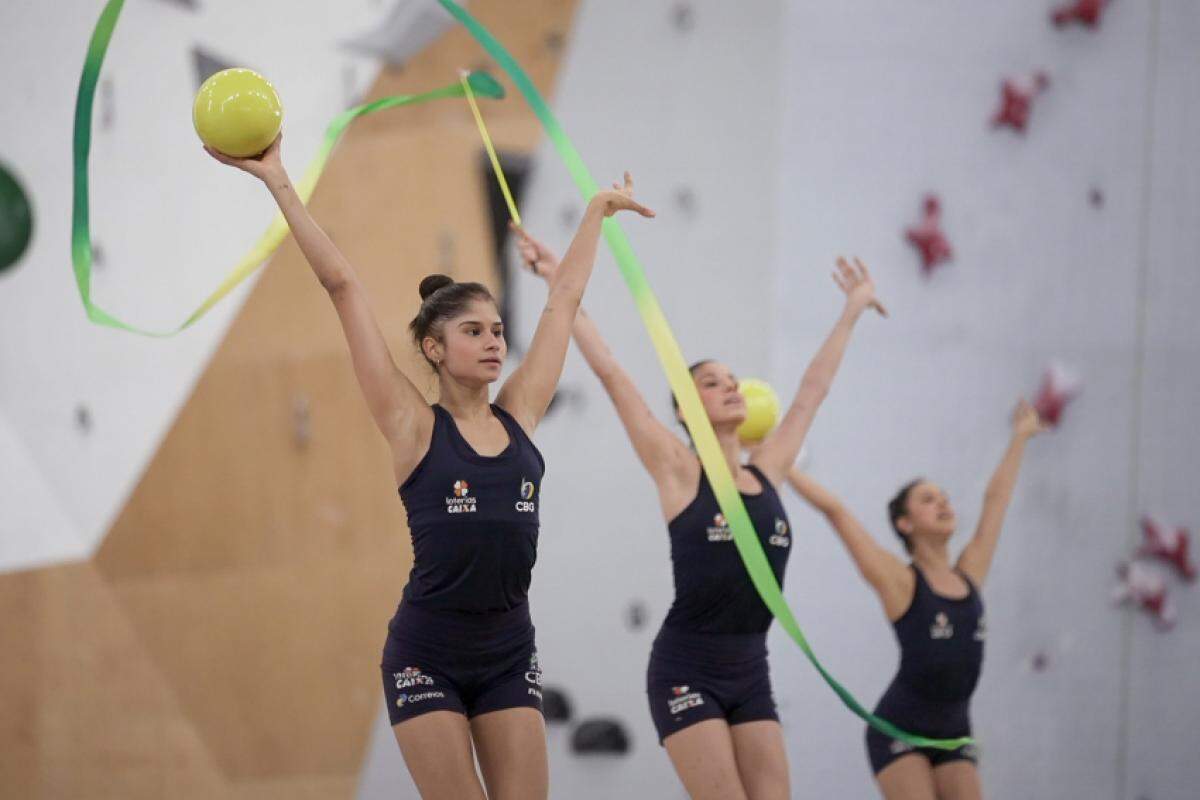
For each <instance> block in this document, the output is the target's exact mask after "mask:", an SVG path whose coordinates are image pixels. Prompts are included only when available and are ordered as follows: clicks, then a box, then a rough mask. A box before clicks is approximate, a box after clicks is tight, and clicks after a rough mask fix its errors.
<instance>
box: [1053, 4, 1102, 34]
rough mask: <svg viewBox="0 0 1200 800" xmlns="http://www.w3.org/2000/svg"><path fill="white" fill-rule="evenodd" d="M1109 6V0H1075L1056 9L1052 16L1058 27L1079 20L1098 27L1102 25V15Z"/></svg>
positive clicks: (1084, 23) (1091, 26)
mask: <svg viewBox="0 0 1200 800" xmlns="http://www.w3.org/2000/svg"><path fill="white" fill-rule="evenodd" d="M1107 6H1108V0H1074V2H1071V3H1065V4H1063V5H1061V6H1059V7H1058V8H1056V9H1054V11H1053V13H1052V14H1051V15H1050V18H1051V19H1052V20H1054V25H1055V27H1058V28H1061V27H1063V26H1064V25H1069V24H1071V23H1072V22H1078V23H1079V24H1080V25H1086V26H1087V27H1089V28H1097V27H1099V26H1100V17H1101V16H1103V14H1104V9H1105V7H1107Z"/></svg>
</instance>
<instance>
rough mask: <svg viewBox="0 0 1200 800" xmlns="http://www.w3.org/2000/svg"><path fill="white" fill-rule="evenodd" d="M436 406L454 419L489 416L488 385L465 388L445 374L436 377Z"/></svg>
mask: <svg viewBox="0 0 1200 800" xmlns="http://www.w3.org/2000/svg"><path fill="white" fill-rule="evenodd" d="M438 378H439V380H438V405H440V406H441V407H442V408H444V409H446V410H447V411H449V412H450V416H452V417H454V418H455V419H461V420H472V419H481V418H484V417H488V416H490V415H491V413H492V411H491V404H490V402H489V400H488V385H487V384H486V383H484V384H481V385H479V386H467V385H466V384H462V383H459V382H458V381H456V380H454V379H453V378H449V377H447V376H446V375H445V374H441V375H439V376H438Z"/></svg>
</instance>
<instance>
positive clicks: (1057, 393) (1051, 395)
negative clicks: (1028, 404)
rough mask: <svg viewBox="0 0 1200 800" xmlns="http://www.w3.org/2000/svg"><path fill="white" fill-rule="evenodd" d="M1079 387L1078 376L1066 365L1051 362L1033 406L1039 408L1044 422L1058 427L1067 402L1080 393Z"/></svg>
mask: <svg viewBox="0 0 1200 800" xmlns="http://www.w3.org/2000/svg"><path fill="white" fill-rule="evenodd" d="M1079 388H1080V382H1079V379H1078V378H1077V377H1075V376H1074V375H1072V374H1071V373H1070V372H1068V371H1067V369H1066V368H1065V367H1063V366H1061V365H1059V364H1051V365H1050V367H1049V368H1048V369H1047V370H1046V372H1045V373H1044V374H1043V375H1042V385H1041V387H1040V388H1039V389H1038V394H1037V397H1036V398H1035V399H1034V401H1033V407H1034V408H1035V409H1037V412H1038V416H1039V417H1041V418H1042V422H1044V423H1045V424H1046V425H1049V426H1050V427H1051V428H1057V427H1058V423H1059V422H1060V421H1061V420H1062V415H1063V412H1064V411H1065V410H1066V408H1067V404H1068V403H1070V402H1071V401H1072V400H1074V399H1075V395H1077V394H1079Z"/></svg>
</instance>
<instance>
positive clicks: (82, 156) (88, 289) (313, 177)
mask: <svg viewBox="0 0 1200 800" xmlns="http://www.w3.org/2000/svg"><path fill="white" fill-rule="evenodd" d="M124 4H125V0H109V2H108V3H107V4H106V5H105V6H104V10H103V11H102V12H101V13H100V19H99V20H98V21H97V22H96V28H95V30H93V31H92V38H91V41H90V42H89V44H88V50H87V56H86V57H85V59H84V62H83V76H82V77H81V78H80V79H79V94H78V96H77V98H76V101H75V135H74V143H73V152H74V165H75V172H74V203H73V209H72V216H71V263H72V264H73V266H74V268H75V283H76V284H77V285H78V287H79V297H80V299H81V300H82V301H83V307H84V309H85V310H86V312H87V316H88V319H90V320H91V321H92V322H95V323H96V324H98V325H105V326H108V327H110V328H118V329H121V330H125V331H130V332H131V333H139V334H142V335H144V336H156V337H165V336H174V335H175V334H177V333H179V332H180V331H182V330H183V329H184V328H186V327H188V326H189V325H191V324H192V323H194V322H195V321H196V320H198V319H200V317H202V316H204V314H206V313H207V312H208V311H209V309H211V308H212V307H213V306H214V305H216V304H217V302H218V301H220V300H221V298H223V297H224V296H225V295H227V294H229V292H231V291H232V290H233V288H234V287H235V286H237V285H238V284H239V283H241V282H242V281H244V280H245V279H246V278H247V277H249V276H250V275H251V274H252V273H253V272H254V271H255V270H256V269H258V268H259V267H260V266H261V265H262V263H263V262H264V261H266V260H267V259H268V258H269V257H270V256H271V254H272V253H273V252H275V249H276V248H277V247H279V245H280V243H282V242H283V239H284V237H285V236H287V233H288V225H287V222H286V221H285V220H284V218H283V215H282V214H277V215H276V216H275V219H274V220H273V221H272V222H271V224H270V226H269V227H268V228H267V230H266V232H265V233H263V235H262V236H261V237H259V239H258V241H257V242H256V243H255V244H254V246H253V247H252V248H250V251H249V252H248V253H246V255H244V256H242V258H241V259H240V260H239V261H238V262H237V264H235V265H234V267H233V269H232V270H230V272H229V274H228V275H226V276H225V279H224V280H222V281H221V284H220V285H219V286H218V287H217V288H216V290H215V291H213V293H212V294H210V295H209V296H208V298H207V299H205V301H204V302H203V303H201V304H200V306H199V308H197V309H196V310H195V311H193V312H192V313H191V315H190V316H188V318H187V319H185V320H184V321H183V323H182V324H181V325H179V327H177V328H175V329H174V330H172V331H149V330H144V329H142V328H138V327H135V326H133V325H130V324H128V323H126V322H123V321H122V320H120V319H117V318H116V317H115V316H113V315H112V314H110V313H109V312H107V311H105V310H104V309H102V308H100V307H99V306H97V305H96V304H95V303H93V302H92V235H91V229H90V226H89V205H88V197H89V195H88V154H89V153H90V151H91V146H92V105H93V101H94V100H95V96H96V84H97V83H98V82H99V79H100V67H101V66H102V65H103V63H104V56H105V54H106V53H107V52H108V45H109V42H110V41H111V39H112V35H113V31H114V30H115V29H116V27H117V20H118V18H119V17H120V15H121V8H122V6H124ZM467 85H469V86H470V88H471V89H472V90H474V92H475V93H476V94H479V95H482V96H484V97H490V98H493V99H499V98H502V97H504V89H503V88H502V87H501V86H500V84H499V83H497V82H496V81H495V79H493V78H492V77H491V76H489V75H487V74H486V73H482V72H474V73H471V74H470V76H468V77H466V78H464V79H463V80H462V81H460V82H456V83H454V84H451V85H449V86H446V87H443V88H441V89H437V90H435V91H432V92H425V93H423V94H415V95H392V96H390V97H383V98H380V99H379V100H375V101H373V102H371V103H365V104H363V105H360V106H357V107H355V108H351V109H347V110H346V111H343V112H342V113H341V114H338V115H337V116H336V117H334V119H333V121H332V122H330V123H329V126H328V127H327V128H326V129H325V138H324V141H323V142H322V143H321V146H320V147H319V148H318V150H317V153H316V155H314V156H313V158H312V160H311V161H309V163H308V167H307V168H306V169H305V171H304V177H303V178H302V179H301V180H300V181H299V182H298V183H297V184H296V193H297V194H298V195H300V199H301V200H302V201H304V202H305V203H307V202H308V200H309V198H310V197H311V196H312V193H313V190H314V189H315V188H316V185H317V181H318V180H319V179H320V177H321V173H322V172H324V170H325V165H326V163H327V162H328V160H329V155H330V153H331V152H332V151H333V148H334V146H335V145H336V144H337V143H338V140H339V139H341V137H342V134H343V132H345V130H346V128H347V126H349V125H350V123H351V122H353V121H354V120H356V119H358V118H359V117H361V116H365V115H367V114H373V113H375V112H377V111H383V110H384V109H388V108H396V107H399V106H411V105H416V104H418V103H424V102H426V101H429V100H439V99H442V98H448V97H462V96H463V95H464V93H465V91H466V89H465V88H464V87H466V86H467Z"/></svg>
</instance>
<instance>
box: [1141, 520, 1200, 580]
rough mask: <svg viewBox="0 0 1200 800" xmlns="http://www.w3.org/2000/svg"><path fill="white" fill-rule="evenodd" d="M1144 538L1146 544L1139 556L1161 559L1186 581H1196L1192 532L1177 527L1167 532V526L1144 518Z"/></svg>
mask: <svg viewBox="0 0 1200 800" xmlns="http://www.w3.org/2000/svg"><path fill="white" fill-rule="evenodd" d="M1142 536H1143V537H1145V542H1143V543H1142V547H1141V549H1140V550H1138V555H1139V556H1152V557H1154V558H1160V559H1162V560H1163V561H1166V562H1167V563H1168V564H1170V565H1171V566H1173V567H1175V569H1177V570H1178V571H1179V574H1180V575H1181V576H1182V577H1183V578H1184V580H1188V581H1194V580H1196V565H1195V564H1194V563H1193V562H1192V559H1191V554H1190V550H1191V542H1192V533H1191V531H1189V530H1188V529H1187V528H1184V527H1182V526H1177V527H1176V528H1175V530H1173V531H1170V532H1167V529H1166V526H1164V525H1160V524H1159V523H1158V521H1157V520H1155V519H1153V518H1151V517H1142Z"/></svg>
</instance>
